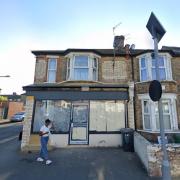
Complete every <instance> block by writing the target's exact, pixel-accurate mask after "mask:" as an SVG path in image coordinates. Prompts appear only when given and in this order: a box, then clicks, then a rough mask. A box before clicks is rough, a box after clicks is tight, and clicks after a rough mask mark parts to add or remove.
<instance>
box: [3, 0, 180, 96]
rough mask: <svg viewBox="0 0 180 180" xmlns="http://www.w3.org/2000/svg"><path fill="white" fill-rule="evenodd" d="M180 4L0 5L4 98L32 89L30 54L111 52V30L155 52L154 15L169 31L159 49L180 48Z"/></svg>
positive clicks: (26, 1)
mask: <svg viewBox="0 0 180 180" xmlns="http://www.w3.org/2000/svg"><path fill="white" fill-rule="evenodd" d="M179 7H180V1H178V0H172V1H165V0H164V1H163V0H151V1H145V0H134V1H130V0H126V1H124V0H104V1H103V0H91V1H87V0H66V1H65V0H64V1H63V0H4V1H3V0H0V12H1V14H0V22H1V29H0V42H1V43H0V67H1V70H0V75H5V74H10V75H11V78H0V88H1V89H2V93H3V94H7V93H12V92H17V93H22V86H24V85H27V84H31V83H33V78H34V67H35V58H34V56H33V55H32V54H31V52H30V51H31V50H39V49H66V48H112V42H113V32H112V28H113V26H115V25H116V24H118V23H119V22H121V25H120V26H119V27H118V28H117V29H116V31H115V33H116V34H117V35H119V34H123V35H125V36H126V43H129V44H132V43H133V44H135V45H136V48H153V41H152V38H151V36H150V34H149V32H148V31H147V29H146V23H147V21H148V19H149V16H150V13H151V11H153V12H154V13H155V15H156V16H157V18H158V19H159V20H160V21H161V23H162V25H163V26H164V28H165V29H166V31H167V32H166V34H165V36H164V37H163V39H162V40H161V42H160V44H159V48H161V46H162V45H169V46H180V36H179V32H180V23H179V17H180V14H179Z"/></svg>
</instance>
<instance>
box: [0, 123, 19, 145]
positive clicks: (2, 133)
mask: <svg viewBox="0 0 180 180" xmlns="http://www.w3.org/2000/svg"><path fill="white" fill-rule="evenodd" d="M21 130H22V123H10V124H3V125H0V144H2V143H3V142H4V141H7V142H8V141H11V140H13V139H15V138H16V137H17V136H19V132H20V131H21Z"/></svg>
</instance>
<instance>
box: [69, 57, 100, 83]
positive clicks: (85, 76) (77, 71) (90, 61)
mask: <svg viewBox="0 0 180 180" xmlns="http://www.w3.org/2000/svg"><path fill="white" fill-rule="evenodd" d="M97 73H98V60H97V57H93V56H89V55H83V54H82V55H73V56H71V58H68V60H67V80H87V81H97V79H98V77H97Z"/></svg>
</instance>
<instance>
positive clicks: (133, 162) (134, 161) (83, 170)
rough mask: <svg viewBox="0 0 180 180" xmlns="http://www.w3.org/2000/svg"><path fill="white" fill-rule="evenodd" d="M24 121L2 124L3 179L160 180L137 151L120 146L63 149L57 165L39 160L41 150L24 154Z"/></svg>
mask: <svg viewBox="0 0 180 180" xmlns="http://www.w3.org/2000/svg"><path fill="white" fill-rule="evenodd" d="M21 129H22V125H21V124H8V125H1V126H0V180H42V179H43V180H49V179H52V180H132V179H133V180H160V178H149V177H148V176H147V173H146V172H145V169H144V168H143V166H142V164H141V162H140V161H139V159H138V157H137V156H136V154H135V153H128V152H123V151H122V149H119V148H60V149H56V150H53V151H51V152H49V155H50V158H51V159H52V160H53V164H52V165H50V166H47V165H45V164H44V163H39V162H36V158H37V157H38V152H32V153H22V152H21V151H20V142H19V141H18V135H19V132H20V130H21Z"/></svg>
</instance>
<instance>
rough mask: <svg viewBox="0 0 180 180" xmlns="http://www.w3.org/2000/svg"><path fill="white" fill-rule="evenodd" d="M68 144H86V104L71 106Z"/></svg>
mask: <svg viewBox="0 0 180 180" xmlns="http://www.w3.org/2000/svg"><path fill="white" fill-rule="evenodd" d="M70 144H88V104H86V103H74V104H72V112H71V126H70Z"/></svg>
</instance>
